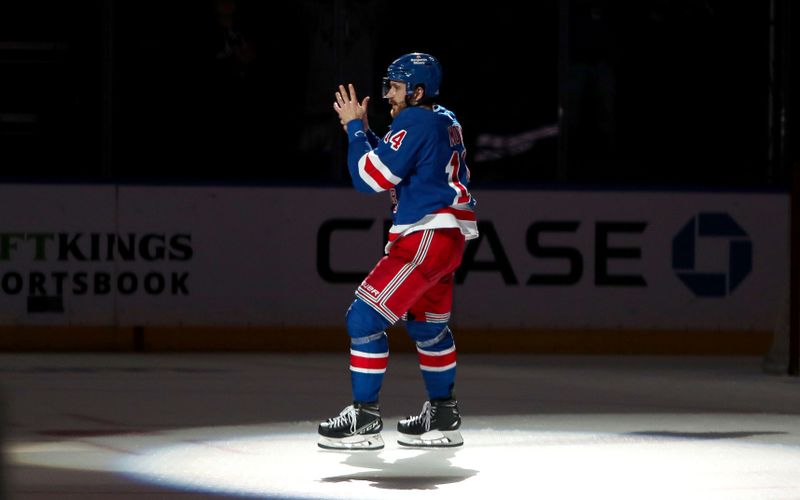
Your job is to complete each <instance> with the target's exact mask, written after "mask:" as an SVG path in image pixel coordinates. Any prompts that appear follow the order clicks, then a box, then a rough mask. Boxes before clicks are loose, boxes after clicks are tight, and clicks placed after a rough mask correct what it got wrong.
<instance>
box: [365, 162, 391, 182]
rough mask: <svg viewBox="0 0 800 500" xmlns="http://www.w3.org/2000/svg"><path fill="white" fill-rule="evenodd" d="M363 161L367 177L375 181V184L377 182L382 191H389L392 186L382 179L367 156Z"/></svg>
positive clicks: (384, 178) (381, 175)
mask: <svg viewBox="0 0 800 500" xmlns="http://www.w3.org/2000/svg"><path fill="white" fill-rule="evenodd" d="M365 160H366V161H365V162H364V171H365V172H366V173H367V175H369V176H370V177H372V179H373V180H375V182H377V183H378V185H379V186H380V187H382V188H383V189H391V188H393V187H394V184H392V183H391V182H390V181H389V180H388V179H386V177H384V176H383V174H382V173H380V171H379V170H378V169H377V168H375V165H373V164H372V160H370V159H369V155H367V157H366V158H365Z"/></svg>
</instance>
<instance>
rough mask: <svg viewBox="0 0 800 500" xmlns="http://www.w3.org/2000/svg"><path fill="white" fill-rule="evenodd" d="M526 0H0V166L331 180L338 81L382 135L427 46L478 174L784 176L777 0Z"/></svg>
mask: <svg viewBox="0 0 800 500" xmlns="http://www.w3.org/2000/svg"><path fill="white" fill-rule="evenodd" d="M521 5H522V4H520V3H519V2H511V1H505V0H496V1H493V2H491V3H489V4H486V5H483V6H481V7H480V8H476V7H464V6H462V5H461V4H457V3H453V2H430V3H426V4H424V5H416V6H414V5H410V4H398V3H397V2H389V1H386V0H374V1H370V0H332V1H316V0H302V1H297V2H286V3H284V4H279V3H274V2H266V1H255V0H249V1H248V0H175V1H164V2H123V1H121V0H105V1H100V0H95V1H85V2H61V1H45V0H30V1H17V2H3V4H2V6H0V75H1V77H0V148H1V150H2V151H3V154H2V165H3V168H2V174H0V175H2V177H3V179H4V180H6V181H12V180H34V181H38V180H57V181H60V180H66V181H76V180H77V181H99V182H126V181H148V182H162V181H163V182H173V181H177V182H210V183H253V184H259V185H263V184H286V183H291V184H315V185H319V184H345V183H347V181H348V174H347V170H346V165H345V161H344V158H345V152H346V138H345V135H344V134H343V133H342V131H341V128H340V126H339V123H338V119H337V117H336V115H335V113H334V112H333V111H332V109H331V104H332V102H333V93H334V91H335V89H336V85H337V84H339V83H347V82H353V83H354V84H356V87H357V89H358V90H359V91H360V93H361V95H362V96H363V95H367V94H369V95H371V96H372V97H373V99H372V104H371V107H370V119H371V123H372V126H373V128H374V129H376V130H377V131H378V132H379V133H381V134H382V132H383V131H384V130H385V128H386V126H387V125H388V124H389V116H388V108H387V107H386V106H385V104H384V103H383V102H382V100H381V99H380V81H381V78H382V76H383V74H384V72H385V69H386V66H387V65H388V64H389V63H390V62H391V61H392V60H393V59H395V58H396V57H398V56H400V55H402V54H404V53H407V52H411V51H423V52H429V53H432V54H434V55H436V56H437V57H438V58H439V59H440V60H441V62H442V64H443V67H444V81H443V84H442V92H441V99H440V102H441V104H443V105H445V106H446V107H448V108H450V109H452V110H454V111H455V112H456V113H457V115H458V117H459V119H460V121H461V122H462V125H463V126H464V130H465V136H466V140H467V149H468V164H469V166H470V169H471V171H472V174H473V183H475V184H477V185H484V186H516V185H530V184H584V185H623V186H625V185H628V186H634V185H671V186H711V187H723V188H725V187H732V188H756V189H762V188H777V189H785V188H787V187H788V184H789V183H788V180H789V173H790V170H791V167H790V165H791V159H792V158H793V154H794V144H795V143H796V142H797V141H796V140H795V137H796V131H795V129H796V127H793V126H792V125H793V121H792V119H793V116H794V115H793V112H794V109H795V108H796V105H795V101H794V99H795V97H794V96H793V91H792V86H791V84H790V83H789V82H791V81H794V82H797V78H796V77H793V75H795V74H796V72H797V69H796V68H797V65H796V64H792V61H793V56H794V54H797V50H796V49H794V48H793V47H796V46H797V40H796V38H798V37H796V36H795V37H794V38H795V39H792V37H791V29H790V28H791V26H792V25H794V24H796V23H795V22H794V19H796V17H797V14H796V12H790V7H791V6H790V2H789V1H788V0H772V1H756V0H749V1H743V2H726V1H721V0H720V1H712V0H705V1H704V0H680V1H678V0H672V1H670V0H641V1H617V2H614V1H611V0H608V1H589V0H541V1H537V2H528V3H525V6H524V9H523V8H522V7H521ZM796 10H797V9H796V8H795V9H794V11H796ZM771 12H772V14H771ZM559 109H561V110H562V112H561V113H559ZM781 117H783V118H784V121H781ZM204 170H208V172H205V171H204Z"/></svg>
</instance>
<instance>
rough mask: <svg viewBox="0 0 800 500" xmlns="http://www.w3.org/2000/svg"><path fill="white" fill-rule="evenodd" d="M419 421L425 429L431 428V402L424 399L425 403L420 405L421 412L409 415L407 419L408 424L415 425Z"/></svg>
mask: <svg viewBox="0 0 800 500" xmlns="http://www.w3.org/2000/svg"><path fill="white" fill-rule="evenodd" d="M418 423H421V424H422V425H423V426H424V428H425V430H426V431H429V430H431V402H430V401H425V404H424V405H422V413H420V414H419V415H417V416H416V417H411V418H410V419H409V424H411V425H416V424H418Z"/></svg>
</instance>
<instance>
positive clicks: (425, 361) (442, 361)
mask: <svg viewBox="0 0 800 500" xmlns="http://www.w3.org/2000/svg"><path fill="white" fill-rule="evenodd" d="M417 354H418V355H419V364H420V365H422V366H432V367H440V366H447V365H449V364H452V363H455V362H456V352H455V351H453V352H451V353H449V354H445V355H444V356H429V355H427V354H422V353H421V352H417Z"/></svg>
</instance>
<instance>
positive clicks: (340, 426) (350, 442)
mask: <svg viewBox="0 0 800 500" xmlns="http://www.w3.org/2000/svg"><path fill="white" fill-rule="evenodd" d="M381 429H383V422H382V421H381V413H380V408H379V407H378V405H377V404H365V403H353V404H352V405H350V406H348V407H347V408H345V409H344V410H342V412H341V413H340V414H339V416H338V417H333V418H329V419H328V420H327V421H325V422H322V423H320V424H319V440H318V441H317V444H318V445H319V447H320V448H325V449H328V450H380V449H381V448H383V438H381V434H380V432H381Z"/></svg>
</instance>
